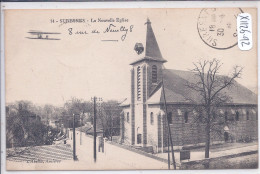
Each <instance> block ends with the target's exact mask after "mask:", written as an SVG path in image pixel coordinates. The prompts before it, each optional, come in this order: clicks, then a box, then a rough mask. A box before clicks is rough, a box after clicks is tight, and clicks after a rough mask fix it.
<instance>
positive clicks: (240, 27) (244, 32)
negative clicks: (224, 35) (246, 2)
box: [237, 13, 253, 50]
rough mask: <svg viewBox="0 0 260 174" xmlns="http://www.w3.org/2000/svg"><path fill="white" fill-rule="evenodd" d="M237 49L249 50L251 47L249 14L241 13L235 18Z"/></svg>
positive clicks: (250, 20)
mask: <svg viewBox="0 0 260 174" xmlns="http://www.w3.org/2000/svg"><path fill="white" fill-rule="evenodd" d="M237 31H238V37H237V39H238V47H239V48H240V49H241V50H250V49H251V48H252V47H253V40H252V17H251V15H250V14H249V13H241V14H239V15H238V18H237Z"/></svg>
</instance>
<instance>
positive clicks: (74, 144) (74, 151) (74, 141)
mask: <svg viewBox="0 0 260 174" xmlns="http://www.w3.org/2000/svg"><path fill="white" fill-rule="evenodd" d="M73 160H74V161H75V160H77V156H76V133H75V114H73Z"/></svg>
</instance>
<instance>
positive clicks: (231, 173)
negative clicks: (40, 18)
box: [0, 1, 260, 174]
mask: <svg viewBox="0 0 260 174" xmlns="http://www.w3.org/2000/svg"><path fill="white" fill-rule="evenodd" d="M205 7H208V8H209V7H256V8H258V9H259V8H260V2H259V1H214V2H212V1H178V2H176V1H171V2H169V1H160V2H158V1H156V2H155V1H150V2H147V1H146V2H2V3H1V44H0V45H1V57H0V58H1V68H0V70H1V73H0V74H1V83H0V84H1V95H0V96H1V173H10V174H16V173H19V174H27V173H48V174H52V173H62V174H71V173H78V174H83V173H93V171H6V161H5V145H6V144H5V143H3V142H5V138H6V137H5V69H4V68H5V59H4V55H5V53H4V10H5V9H96V8H98V9H103V8H113V9H115V8H119V9H120V8H205ZM257 20H258V24H259V23H260V17H259V13H258V19H257ZM257 28H258V33H260V32H259V31H260V30H259V25H258V27H257ZM259 41H260V40H259V37H258V43H260V42H259ZM257 46H258V52H259V50H260V47H259V44H257ZM258 60H259V56H258ZM259 65H260V63H259V61H258V67H260V66H259ZM259 75H260V73H259V71H258V91H259V86H260V83H259V82H260V78H259ZM258 100H259V94H258ZM259 108H260V107H259V106H258V110H259ZM258 121H259V122H258V125H259V123H260V120H258ZM259 134H260V131H259V129H258V135H259ZM258 158H259V156H258ZM259 159H260V158H259ZM259 161H260V160H259ZM158 172H160V173H172V172H174V173H177V174H178V173H181V174H190V173H201V174H208V173H212V174H223V173H225V174H237V173H239V174H247V173H249V172H250V173H252V174H254V173H260V170H259V169H251V170H245V169H242V170H240V169H239V170H179V171H167V170H160V171H159V170H143V171H97V172H95V173H97V174H100V173H111V174H112V173H126V174H128V173H140V174H141V173H152V174H156V173H158Z"/></svg>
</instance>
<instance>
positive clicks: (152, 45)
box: [131, 18, 167, 65]
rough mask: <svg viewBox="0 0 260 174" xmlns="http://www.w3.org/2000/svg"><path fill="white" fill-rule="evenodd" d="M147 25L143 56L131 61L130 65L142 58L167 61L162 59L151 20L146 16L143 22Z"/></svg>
mask: <svg viewBox="0 0 260 174" xmlns="http://www.w3.org/2000/svg"><path fill="white" fill-rule="evenodd" d="M145 24H146V25H147V30H146V45H145V56H144V57H143V58H141V59H139V60H137V61H135V62H133V63H131V65H133V64H135V63H137V62H140V61H142V60H153V61H158V62H163V63H164V62H167V61H166V60H165V59H163V57H162V54H161V51H160V48H159V46H158V43H157V41H156V38H155V35H154V32H153V29H152V25H151V21H150V19H149V18H147V22H146V23H145Z"/></svg>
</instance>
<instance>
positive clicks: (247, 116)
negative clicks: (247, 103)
mask: <svg viewBox="0 0 260 174" xmlns="http://www.w3.org/2000/svg"><path fill="white" fill-rule="evenodd" d="M246 120H249V111H246Z"/></svg>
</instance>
